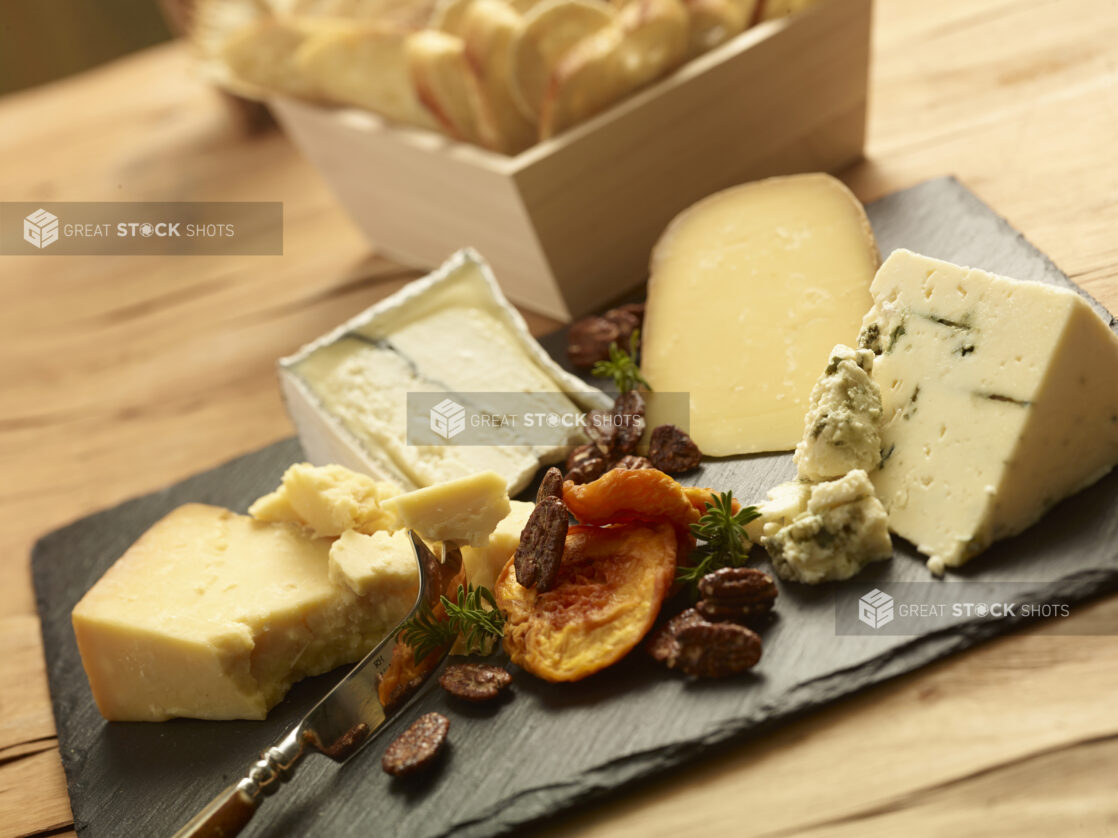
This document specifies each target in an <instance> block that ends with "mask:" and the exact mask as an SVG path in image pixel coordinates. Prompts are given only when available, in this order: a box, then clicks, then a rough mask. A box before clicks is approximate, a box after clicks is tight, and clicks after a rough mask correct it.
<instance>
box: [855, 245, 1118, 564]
mask: <svg viewBox="0 0 1118 838" xmlns="http://www.w3.org/2000/svg"><path fill="white" fill-rule="evenodd" d="M871 291H872V293H873V297H874V301H875V302H874V306H873V308H872V309H871V311H870V312H869V314H867V315H866V318H865V321H864V324H863V328H862V337H861V338H860V343H861V345H862V346H864V347H868V348H872V349H874V350H875V351H876V352H878V353H879V354H878V356H877V359H876V361H875V363H874V369H873V377H874V380H875V381H877V383H878V385H879V386H880V388H881V393H882V398H883V401H884V427H883V429H882V432H881V441H882V448H883V451H882V461H883V462H882V466H881V468H880V469H879V470H878V471H876V472H874V474H873V475H872V478H873V482H874V485H875V486H876V487H877V494H878V497H880V498H881V500H882V502H883V503H884V504H885V508H886V509H887V510H888V513H889V525H890V527H891V528H892V529H893V531H894V532H896V533H897V534H899V535H901V536H903V537H905V538H907V539H908V540H909V541H911V542H912V543H913V544H915V545H916V548H917V549H918V550H920V552H922V553H924V554H925V555H927V556H928V557H929V558H928V567H929V568H930V569H931V570H932V571H933V572H935V573H942V572H943V570H944V568H945V567H953V566H958V565H961V564H963V563H964V562H966V561H968V560H969V559H971V558H972V557H974V556H975V555H977V554H978V553H980V552H982V551H983V550H985V549H986V548H987V547H988V546H990V544H991V543H992V542H994V541H996V540H997V539H1001V538H1006V537H1007V536H1011V535H1014V534H1015V533H1019V532H1021V531H1022V530H1024V529H1025V528H1026V527H1028V526H1029V525H1031V524H1033V523H1034V522H1035V521H1037V520H1038V519H1039V518H1040V517H1041V516H1042V515H1043V514H1044V513H1045V512H1046V511H1047V510H1048V509H1049V508H1051V507H1052V506H1053V505H1054V504H1055V503H1056V502H1058V501H1059V500H1060V499H1062V498H1065V497H1067V496H1068V495H1070V494H1072V493H1074V492H1077V491H1079V490H1080V489H1082V488H1084V487H1085V486H1088V485H1090V484H1091V483H1094V482H1095V481H1096V480H1098V479H1099V478H1100V477H1102V476H1103V475H1105V474H1106V473H1107V472H1109V471H1110V470H1111V469H1112V468H1113V467H1114V465H1115V463H1118V337H1116V336H1115V334H1114V332H1113V331H1111V329H1110V328H1109V327H1108V325H1107V324H1106V323H1104V322H1103V320H1102V319H1101V318H1100V317H1099V316H1098V315H1097V314H1096V313H1095V312H1094V311H1093V310H1092V309H1091V307H1090V306H1089V305H1088V304H1087V303H1086V301H1084V299H1083V298H1082V297H1080V296H1079V295H1078V294H1075V293H1073V292H1072V291H1068V290H1065V289H1062V288H1055V287H1052V286H1048V285H1042V284H1039V283H1034V282H1018V281H1015V280H1012V279H1008V278H1005V277H999V276H995V275H993V274H989V273H986V272H984V271H980V270H975V269H972V268H963V267H959V266H957V265H952V264H949V263H947V262H941V261H939V260H937V259H930V258H928V257H926V256H919V255H917V254H915V253H910V252H909V251H907V250H898V251H895V252H894V253H893V254H892V255H891V256H890V257H889V258H888V259H887V260H886V261H885V263H884V264H883V265H882V266H881V269H880V270H879V271H878V272H877V276H876V277H875V278H874V281H873V285H872V287H871Z"/></svg>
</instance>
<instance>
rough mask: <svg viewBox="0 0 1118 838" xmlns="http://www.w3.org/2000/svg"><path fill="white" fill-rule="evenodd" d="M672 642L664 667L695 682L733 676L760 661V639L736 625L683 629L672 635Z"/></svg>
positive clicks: (703, 625) (718, 624)
mask: <svg viewBox="0 0 1118 838" xmlns="http://www.w3.org/2000/svg"><path fill="white" fill-rule="evenodd" d="M675 642H676V648H675V654H673V655H672V656H671V657H669V658H668V660H667V664H668V666H669V667H671V668H672V669H680V670H682V671H683V672H686V673H687V674H688V675H694V676H696V677H698V678H725V677H726V676H728V675H737V674H738V673H739V672H744V671H745V670H747V669H749V668H751V667H753V666H755V665H756V663H757V661H759V660H760V659H761V638H760V637H758V636H757V634H756V632H753V631H751V630H750V629H747V628H746V627H745V626H739V625H737V624H736V623H708V622H706V621H703V622H701V623H696V624H694V625H687V626H684V627H682V628H681V629H679V631H677V632H676V633H675Z"/></svg>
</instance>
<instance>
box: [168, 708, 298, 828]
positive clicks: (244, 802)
mask: <svg viewBox="0 0 1118 838" xmlns="http://www.w3.org/2000/svg"><path fill="white" fill-rule="evenodd" d="M303 752H304V751H303V726H302V725H298V726H297V727H296V728H295V729H294V730H293V731H291V733H289V734H288V735H287V736H286V737H285V738H284V739H283V741H282V742H280V743H279V744H278V745H276V746H275V747H273V748H269V749H268V750H266V751H265V752H264V753H262V754H261V755H260V759H259V760H257V761H256V762H254V763H253V764H252V767H251V768H250V769H249V771H248V776H246V777H245V778H244V779H243V780H241V781H240V782H237V783H234V784H233V785H231V786H229V788H227V789H225V791H223V792H221V794H219V795H218V796H217V797H215V798H214V799H213V800H211V801H210V803H209V804H208V805H207V806H206V807H205V808H204V809H202V811H201V812H199V813H198V814H197V815H195V816H194V817H193V818H191V819H190V821H189V822H188V823H187V824H186V826H184V827H183V828H182V829H180V830H179V831H178V832H176V833H175V836H174V838H232V836H234V835H237V834H239V833H240V831H241V830H242V829H244V828H245V826H246V825H247V824H248V822H249V821H250V820H252V816H253V815H254V814H255V813H256V810H257V808H258V807H259V806H260V801H261V800H263V799H264V798H265V797H268V796H269V795H272V794H275V792H276V789H278V788H279V787H280V786H281V785H282V784H283V783H286V782H287V781H288V780H290V779H291V775H292V774H294V773H295V765H296V763H298V762H299V760H300V759H301V758H302V756H303Z"/></svg>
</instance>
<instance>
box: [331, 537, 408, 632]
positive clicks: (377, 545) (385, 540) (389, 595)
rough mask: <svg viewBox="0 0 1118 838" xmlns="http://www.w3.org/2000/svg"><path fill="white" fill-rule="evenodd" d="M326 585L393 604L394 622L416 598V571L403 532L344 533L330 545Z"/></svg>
mask: <svg viewBox="0 0 1118 838" xmlns="http://www.w3.org/2000/svg"><path fill="white" fill-rule="evenodd" d="M327 572H328V574H329V576H330V581H331V582H333V583H334V584H335V585H345V586H346V587H348V588H349V589H350V590H351V591H353V592H354V593H355V594H357V595H358V596H363V597H374V598H376V599H377V600H378V601H381V602H392V603H396V604H397V605H398V606H400V607H399V608H397V611H398V612H399V614H398V617H397V621H399V620H402V619H403V618H404V616H405V615H406V614H407V612H408V609H409V607H410V604H411V603H413V602H415V598H416V596H418V594H419V567H418V565H417V564H416V560H415V549H414V548H413V547H412V543H411V538H410V536H408V532H407V530H397V531H396V532H394V533H387V532H374V533H373V534H371V535H366V534H364V533H360V532H357V531H356V530H346V531H345V532H344V533H342V534H341V537H340V538H338V539H337V540H336V541H335V542H334V543H333V544H331V545H330V558H329V564H328V565H327Z"/></svg>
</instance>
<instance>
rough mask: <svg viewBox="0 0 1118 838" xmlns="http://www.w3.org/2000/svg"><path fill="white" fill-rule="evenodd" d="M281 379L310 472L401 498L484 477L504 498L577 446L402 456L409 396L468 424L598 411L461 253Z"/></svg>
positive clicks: (572, 431)
mask: <svg viewBox="0 0 1118 838" xmlns="http://www.w3.org/2000/svg"><path fill="white" fill-rule="evenodd" d="M280 379H281V382H282V385H283V392H284V397H285V400H286V402H287V407H288V411H289V412H290V414H291V417H292V419H293V421H294V422H295V426H296V428H297V429H298V431H299V437H300V440H301V441H302V443H303V448H304V450H305V451H306V454H307V457H308V459H309V460H310V461H311V462H313V463H316V464H323V463H341V464H342V465H345V466H348V467H349V468H352V469H355V470H358V471H363V472H365V473H367V474H370V475H372V476H373V477H375V478H377V479H379V480H390V481H392V482H394V483H397V484H399V485H400V486H402V487H404V488H405V489H418V488H422V487H425V486H430V485H433V484H436V483H441V482H444V481H447V480H453V479H456V478H462V477H466V476H469V475H472V474H476V473H478V472H481V471H495V472H497V473H498V474H500V475H501V476H502V477H503V478H504V479H505V481H506V482H507V484H508V491H509V493H510V494H515V493H516V492H518V491H520V490H521V489H523V488H524V487H525V486H526V485H527V484H528V483H529V482H530V481H531V479H532V477H533V476H534V475H535V473H536V471H537V469H538V468H539V466H540V465H541V464H542V463H551V462H556V461H558V460H559V459H561V458H562V457H563V456H565V454H566V451H567V450H568V449H569V447H570V446H572V445H575V444H578V443H579V442H581V441H582V440H581V438H580V437H581V431H580V430H579V429H578V428H577V427H569V428H566V429H564V428H559V429H556V430H554V431H552V432H548V433H542V434H541V433H540V431H539V428H537V429H535V430H534V431H529V430H528V429H527V428H524V427H507V426H506V427H501V428H500V429H499V431H496V432H494V433H493V435H492V441H493V444H488V438H487V440H486V444H470V445H464V444H458V445H456V444H454V440H453V439H452V438H448V439H447V441H446V444H439V445H433V444H425V445H415V444H409V441H408V440H409V435H408V423H409V404H408V393H409V392H412V393H416V392H421V393H438V394H444V393H445V394H447V396H448V398H451V399H452V400H453V401H455V403H456V407H457V406H461V407H462V409H463V412H468V414H469V415H476V416H485V415H491V414H495V413H500V412H502V410H503V409H504V407H505V406H507V404H508V401H507V399H508V395H507V394H510V393H512V394H516V399H517V401H516V403H517V405H518V406H519V407H521V408H522V409H523V411H524V412H525V413H533V414H537V415H538V414H552V413H554V414H557V415H577V414H579V413H581V412H583V411H585V410H588V409H590V408H593V407H608V406H609V399H608V398H607V397H606V396H605V395H604V394H603V393H601V392H598V391H595V390H593V388H591V387H589V386H588V385H586V384H585V383H584V382H582V381H581V380H579V379H578V378H576V377H574V376H572V375H570V374H568V373H566V372H565V371H564V370H563V369H562V368H561V367H559V365H558V364H556V363H555V362H554V361H553V360H552V359H551V358H550V357H549V356H548V355H547V353H546V352H545V351H544V350H543V347H541V346H540V345H539V343H537V342H536V340H535V339H534V338H533V337H532V336H531V334H530V333H529V332H528V328H527V325H526V324H525V323H524V319H523V318H522V317H521V316H520V314H519V313H518V312H517V311H516V309H514V308H513V307H512V306H511V305H509V303H508V301H507V300H506V299H505V298H504V296H503V295H502V294H501V292H500V289H499V288H498V287H497V283H496V281H495V280H494V278H493V275H492V273H491V272H490V270H489V267H488V265H486V264H485V262H484V261H483V260H482V259H481V257H480V256H478V255H477V254H476V253H474V252H473V251H472V250H463V251H459V252H458V253H456V254H455V255H454V256H453V257H451V258H450V260H449V261H447V262H446V264H444V265H443V266H442V267H441V268H439V269H438V270H436V271H435V272H434V273H432V274H430V275H429V276H427V277H424V278H423V279H420V280H417V281H415V282H413V283H411V284H410V285H408V286H406V287H405V288H404V289H402V290H401V291H400V292H398V293H397V294H394V295H393V296H391V297H389V298H387V299H385V300H383V301H382V302H380V303H378V304H377V305H375V306H373V307H372V308H370V309H368V310H367V311H364V312H362V313H361V314H359V315H357V316H356V317H354V318H353V319H352V320H350V321H349V322H347V323H345V324H343V325H341V326H339V327H338V328H337V329H335V330H334V331H333V332H331V333H330V334H328V335H325V336H323V337H322V338H320V339H318V340H316V341H314V342H313V343H310V344H308V345H307V346H305V347H303V349H301V350H300V351H299V352H297V353H296V354H295V355H292V356H291V357H289V358H284V359H282V360H281V361H280ZM459 394H463V395H459ZM491 394H492V396H495V398H489V397H490V395H491ZM493 401H500V402H501V403H500V405H496V404H494V403H492V402H493ZM410 421H412V422H413V423H414V422H416V421H420V422H422V421H425V417H416V416H412V417H410Z"/></svg>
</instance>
